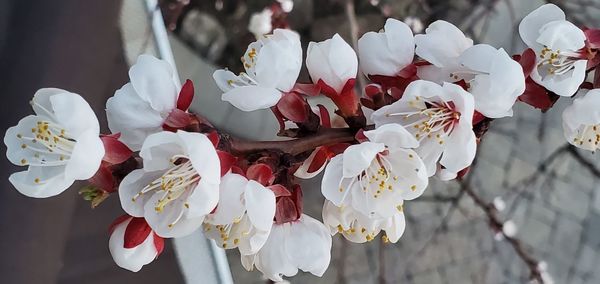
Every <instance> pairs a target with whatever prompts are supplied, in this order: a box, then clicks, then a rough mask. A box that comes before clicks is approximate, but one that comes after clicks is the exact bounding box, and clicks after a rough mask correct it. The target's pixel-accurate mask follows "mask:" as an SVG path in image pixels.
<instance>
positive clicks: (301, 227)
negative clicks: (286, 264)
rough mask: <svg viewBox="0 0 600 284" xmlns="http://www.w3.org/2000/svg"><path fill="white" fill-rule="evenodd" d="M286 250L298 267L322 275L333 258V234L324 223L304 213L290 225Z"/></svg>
mask: <svg viewBox="0 0 600 284" xmlns="http://www.w3.org/2000/svg"><path fill="white" fill-rule="evenodd" d="M307 248H310V249H307ZM285 251H286V253H287V255H288V258H289V260H290V261H292V262H293V263H294V264H295V266H296V267H298V268H299V269H301V270H302V271H305V272H310V273H312V274H314V275H316V276H319V277H320V276H323V274H324V273H325V271H326V270H327V267H329V262H330V260H331V236H330V235H329V231H328V230H327V227H325V225H323V223H321V222H319V221H317V220H315V219H313V218H311V217H310V216H308V215H305V214H302V216H301V217H300V219H299V220H298V222H295V223H292V224H291V225H290V230H289V235H288V236H287V238H286V240H285Z"/></svg>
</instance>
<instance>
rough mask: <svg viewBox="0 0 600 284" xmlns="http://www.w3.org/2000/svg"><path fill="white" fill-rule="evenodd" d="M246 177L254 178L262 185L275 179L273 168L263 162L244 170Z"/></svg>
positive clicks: (266, 184) (268, 183)
mask: <svg viewBox="0 0 600 284" xmlns="http://www.w3.org/2000/svg"><path fill="white" fill-rule="evenodd" d="M246 177H247V178H248V179H251V180H255V181H257V182H258V183H260V184H262V185H263V186H269V185H270V184H272V183H273V181H274V180H275V175H273V170H272V169H271V167H269V166H267V165H265V164H254V165H252V166H250V167H249V168H248V170H247V171H246Z"/></svg>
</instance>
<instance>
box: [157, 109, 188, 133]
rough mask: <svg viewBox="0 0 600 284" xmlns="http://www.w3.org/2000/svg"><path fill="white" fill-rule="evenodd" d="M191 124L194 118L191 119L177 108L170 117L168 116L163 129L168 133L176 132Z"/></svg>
mask: <svg viewBox="0 0 600 284" xmlns="http://www.w3.org/2000/svg"><path fill="white" fill-rule="evenodd" d="M191 122H192V118H191V117H190V114H189V113H187V112H185V111H183V110H180V109H177V108H176V109H173V110H172V111H171V112H170V113H169V116H167V119H165V122H164V123H163V129H165V130H167V131H174V130H175V129H180V128H184V127H186V126H188V125H189V124H190V123H191ZM165 126H166V127H165Z"/></svg>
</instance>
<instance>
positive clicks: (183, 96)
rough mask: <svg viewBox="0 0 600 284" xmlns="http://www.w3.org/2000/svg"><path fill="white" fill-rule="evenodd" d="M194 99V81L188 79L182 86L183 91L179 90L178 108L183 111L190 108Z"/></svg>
mask: <svg viewBox="0 0 600 284" xmlns="http://www.w3.org/2000/svg"><path fill="white" fill-rule="evenodd" d="M193 99H194V83H193V82H192V81H191V80H190V79H188V80H185V84H183V86H182V87H181V91H179V97H177V109H180V110H182V111H186V110H188V108H190V105H191V104H192V100H193Z"/></svg>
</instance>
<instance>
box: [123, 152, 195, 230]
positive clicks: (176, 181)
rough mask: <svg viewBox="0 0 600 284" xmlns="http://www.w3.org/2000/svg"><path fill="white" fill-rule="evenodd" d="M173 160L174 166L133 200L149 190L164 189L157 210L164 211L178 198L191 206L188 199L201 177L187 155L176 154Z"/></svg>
mask: <svg viewBox="0 0 600 284" xmlns="http://www.w3.org/2000/svg"><path fill="white" fill-rule="evenodd" d="M171 160H172V161H173V165H174V166H173V167H171V168H170V169H169V170H167V171H166V172H165V173H164V174H163V175H162V176H161V177H159V178H157V179H155V180H154V181H153V182H151V183H150V184H148V185H147V186H145V187H144V188H143V189H142V190H141V191H140V192H139V193H137V194H136V195H135V196H134V197H133V198H132V199H131V200H132V201H133V202H135V201H136V200H137V198H139V197H140V196H142V195H144V194H146V193H148V192H153V193H155V192H160V191H164V193H163V195H162V197H161V198H160V199H158V200H157V201H156V204H155V207H154V210H156V212H158V213H160V212H163V210H164V208H165V206H167V205H168V204H171V203H173V202H174V201H176V200H178V201H182V204H183V205H182V206H184V207H185V208H186V209H187V208H190V205H189V203H187V199H188V198H189V196H190V195H191V194H192V192H193V191H194V189H195V188H196V186H197V185H198V182H199V181H200V178H201V177H200V176H199V175H198V173H197V172H196V170H195V169H194V167H193V166H192V162H191V161H190V160H189V159H188V158H187V157H186V156H183V155H176V156H174V157H173V158H172V159H171ZM183 211H184V210H181V212H180V213H179V215H178V216H177V217H176V218H175V220H173V222H171V223H170V224H169V227H173V225H175V224H176V223H177V222H178V221H179V220H180V219H181V217H182V216H183Z"/></svg>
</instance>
